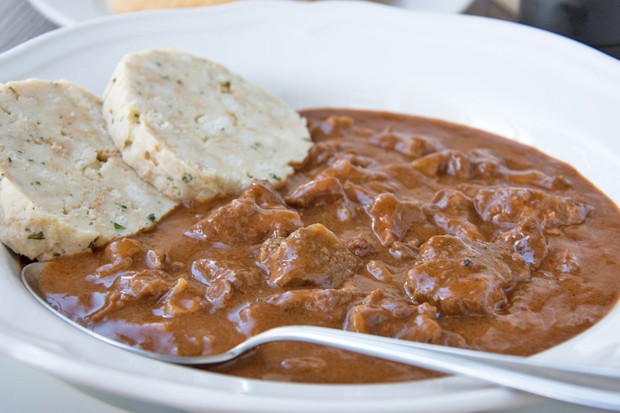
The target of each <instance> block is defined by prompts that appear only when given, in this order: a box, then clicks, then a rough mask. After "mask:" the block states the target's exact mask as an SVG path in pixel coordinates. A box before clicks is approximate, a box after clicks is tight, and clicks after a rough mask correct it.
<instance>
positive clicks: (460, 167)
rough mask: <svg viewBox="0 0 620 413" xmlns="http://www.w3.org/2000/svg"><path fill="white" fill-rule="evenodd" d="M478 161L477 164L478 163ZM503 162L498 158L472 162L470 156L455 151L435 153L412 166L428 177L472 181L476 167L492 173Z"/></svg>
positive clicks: (448, 150) (418, 160) (417, 160)
mask: <svg viewBox="0 0 620 413" xmlns="http://www.w3.org/2000/svg"><path fill="white" fill-rule="evenodd" d="M476 161H477V162H476ZM499 163H501V161H500V160H499V159H497V158H495V159H493V158H489V159H485V160H482V159H480V160H472V159H471V157H470V156H468V155H467V154H466V153H463V152H461V151H458V150H454V149H446V150H443V151H440V152H434V153H431V154H430V155H427V156H424V157H422V158H419V159H416V160H415V161H413V162H412V163H411V166H412V167H414V168H415V169H417V170H419V171H420V172H422V173H423V174H424V175H426V176H442V175H448V176H454V177H457V178H461V179H470V178H472V177H473V175H474V174H475V169H476V167H478V166H479V167H480V169H481V170H482V171H483V172H484V173H487V174H489V173H492V171H494V170H497V169H499Z"/></svg>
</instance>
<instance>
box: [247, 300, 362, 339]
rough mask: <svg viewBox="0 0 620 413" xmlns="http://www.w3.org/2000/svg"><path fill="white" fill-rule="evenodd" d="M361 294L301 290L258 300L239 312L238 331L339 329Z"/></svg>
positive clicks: (255, 332) (252, 332)
mask: <svg viewBox="0 0 620 413" xmlns="http://www.w3.org/2000/svg"><path fill="white" fill-rule="evenodd" d="M363 296H364V294H363V293H360V292H357V291H353V290H347V289H302V290H293V291H286V292H283V293H278V294H274V295H271V296H269V297H267V298H265V299H261V300H258V301H256V302H254V303H252V304H250V305H248V306H247V307H245V308H243V309H242V310H241V311H240V313H239V321H238V322H239V324H240V325H239V327H238V328H237V329H238V330H239V331H246V332H248V333H249V334H257V333H259V332H261V331H264V330H267V329H269V328H273V327H277V326H282V325H295V324H308V320H309V319H311V320H312V325H315V326H321V327H331V328H341V327H342V324H343V323H344V320H345V317H346V314H347V310H348V309H349V307H350V306H351V305H353V304H355V303H357V302H359V301H360V300H361V299H362V298H363Z"/></svg>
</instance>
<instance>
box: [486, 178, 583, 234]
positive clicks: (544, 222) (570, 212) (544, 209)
mask: <svg viewBox="0 0 620 413" xmlns="http://www.w3.org/2000/svg"><path fill="white" fill-rule="evenodd" d="M474 205H475V207H476V211H478V214H479V215H480V217H482V219H483V220H484V221H487V222H492V223H494V224H496V225H499V226H500V227H514V226H516V225H519V224H520V223H522V222H524V221H525V220H527V219H528V218H534V219H536V220H537V221H538V222H539V223H540V224H541V226H542V228H543V229H548V228H554V227H558V226H565V225H577V224H581V223H583V222H584V221H585V219H586V217H587V215H588V213H590V211H591V210H592V207H590V206H589V205H586V204H584V203H582V202H579V201H576V200H574V199H571V198H564V197H561V196H558V195H552V194H549V193H547V192H544V191H540V190H536V189H528V188H513V187H509V188H500V189H481V190H480V191H478V193H477V195H476V196H475V198H474Z"/></svg>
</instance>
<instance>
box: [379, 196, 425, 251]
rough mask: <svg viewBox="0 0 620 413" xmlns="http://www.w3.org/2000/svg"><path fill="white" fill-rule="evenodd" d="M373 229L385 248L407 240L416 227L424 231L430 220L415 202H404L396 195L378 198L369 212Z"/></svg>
mask: <svg viewBox="0 0 620 413" xmlns="http://www.w3.org/2000/svg"><path fill="white" fill-rule="evenodd" d="M368 214H369V215H370V217H371V218H372V229H373V231H374V232H375V234H376V235H377V238H378V239H379V241H381V244H382V245H383V246H384V247H389V246H390V245H392V244H393V243H394V242H395V241H399V240H402V239H404V238H405V235H407V233H408V232H409V230H410V229H412V227H413V226H414V225H416V226H418V227H421V228H420V229H423V227H424V225H428V220H427V219H426V216H425V214H424V212H423V211H422V208H421V207H420V206H419V205H418V204H417V203H414V202H402V201H400V200H398V198H396V197H395V196H394V195H392V194H390V193H385V194H381V195H379V196H377V197H376V198H375V200H374V202H373V204H372V205H371V206H370V208H369V210H368Z"/></svg>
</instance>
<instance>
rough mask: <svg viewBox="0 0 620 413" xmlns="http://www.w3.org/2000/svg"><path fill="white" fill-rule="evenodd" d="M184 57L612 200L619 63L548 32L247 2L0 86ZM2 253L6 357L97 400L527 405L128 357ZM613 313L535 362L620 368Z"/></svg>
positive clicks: (420, 388)
mask: <svg viewBox="0 0 620 413" xmlns="http://www.w3.org/2000/svg"><path fill="white" fill-rule="evenodd" d="M148 47H170V48H177V49H181V50H186V51H189V52H193V53H196V54H199V55H203V56H207V57H209V58H211V59H213V60H216V61H220V62H221V63H224V64H226V65H228V66H229V67H230V68H231V69H233V70H235V71H237V72H239V73H241V74H242V75H244V76H245V77H246V78H248V79H249V80H250V81H253V82H255V83H258V84H261V85H263V86H264V87H266V88H268V89H270V90H272V91H273V92H274V93H276V94H277V95H279V96H280V97H282V98H283V99H284V100H285V101H287V102H288V103H290V104H291V105H293V106H294V107H296V108H303V107H320V106H333V107H340V106H350V107H358V108H377V109H385V110H391V111H398V112H406V113H417V114H421V115H425V116H432V117H438V118H443V119H447V120H450V121H456V122H460V123H463V124H466V125H471V126H476V127H481V128H484V129H487V130H490V131H492V132H496V133H500V134H502V135H505V136H508V137H511V138H514V139H517V140H519V141H522V142H526V143H531V144H533V145H534V146H536V147H538V148H540V149H542V150H544V151H546V152H547V153H549V154H551V155H553V156H555V157H558V158H560V159H563V160H565V161H568V162H570V163H572V164H573V165H575V166H576V167H577V168H578V169H579V170H581V171H582V172H583V173H584V174H585V175H586V176H587V177H588V178H589V179H591V180H592V181H593V182H594V183H595V184H597V185H598V186H599V187H600V188H601V189H603V190H604V191H605V192H606V193H607V194H609V196H610V197H611V198H612V199H614V200H615V201H616V203H618V201H619V200H620V167H619V165H620V159H619V158H620V156H619V155H620V139H618V137H619V132H618V108H619V107H620V63H618V62H617V61H615V60H614V59H612V58H610V57H607V56H605V55H603V54H601V53H599V52H597V51H595V50H593V49H590V48H588V47H585V46H582V45H580V44H578V43H576V42H572V41H569V40H566V39H563V38H560V37H557V36H554V35H551V34H548V33H546V32H542V31H538V30H535V29H530V28H526V27H522V26H519V25H516V24H510V23H504V22H498V21H494V20H488V19H484V18H475V17H466V16H453V15H435V14H424V13H416V12H411V11H403V10H399V9H396V8H391V7H385V6H380V5H376V4H371V3H358V2H353V1H347V2H318V3H296V2H271V1H264V2H260V3H257V2H247V3H232V4H229V5H224V6H218V7H212V8H206V9H200V10H190V11H188V10H178V11H169V12H153V13H148V14H141V15H126V16H119V17H114V18H110V19H104V20H99V21H93V22H91V23H85V24H83V25H78V26H73V27H69V28H65V29H62V30H59V31H56V32H53V33H51V34H48V35H46V36H44V37H41V38H38V39H35V40H33V41H31V42H29V43H28V44H26V45H23V46H20V47H18V48H16V49H13V50H11V51H9V52H7V53H5V54H4V55H2V56H0V81H8V80H15V79H24V78H28V77H31V76H37V77H41V78H44V79H50V80H52V79H59V78H64V79H68V80H71V81H75V82H77V83H80V84H82V85H84V86H86V87H87V88H88V89H90V90H91V91H93V92H95V93H101V92H102V91H103V89H104V87H105V84H106V82H107V81H108V79H109V77H110V75H111V73H112V69H113V68H114V66H115V64H116V63H117V62H118V61H119V59H120V58H121V56H122V55H123V54H124V53H127V52H131V51H136V50H141V49H144V48H148ZM17 269H18V265H17V263H16V261H15V260H14V257H12V256H11V255H10V254H9V253H8V252H6V251H5V250H4V249H0V275H2V277H0V352H2V353H4V354H6V355H9V356H11V357H13V358H15V359H18V360H21V361H23V362H25V363H28V364H30V365H32V366H36V367H37V368H39V369H41V370H44V371H47V372H50V373H52V374H54V375H56V376H57V377H60V378H62V379H64V380H67V381H69V382H73V383H79V384H80V385H81V386H84V387H89V388H91V389H95V390H98V391H102V392H107V393H111V394H115V395H118V396H123V397H129V398H134V399H139V400H144V401H149V402H153V403H160V404H164V405H167V406H173V407H176V408H180V409H185V410H189V411H196V412H201V411H213V410H215V411H237V412H247V411H254V412H289V411H291V406H295V408H294V410H295V411H296V412H317V411H321V412H330V411H339V412H356V413H362V412H377V411H381V412H409V413H413V412H426V413H430V412H470V411H480V410H483V409H488V408H492V407H493V408H499V407H506V406H511V405H513V406H514V405H517V404H520V403H526V402H529V401H531V400H532V399H531V398H528V397H526V396H524V395H522V394H519V393H513V392H510V391H507V390H503V389H498V388H493V387H491V386H484V385H479V384H476V383H473V382H468V381H466V380H464V379H456V378H448V379H437V380H429V381H424V382H415V383H401V384H390V385H363V386H362V385H348V386H319V385H302V384H287V383H274V382H263V381H257V380H245V379H240V378H235V377H228V376H222V375H218V374H212V373H206V372H202V371H197V370H192V369H188V368H184V367H178V366H172V365H168V364H163V363H159V362H155V361H152V360H147V359H144V358H141V357H138V356H135V355H132V354H128V353H126V352H123V351H121V350H118V349H116V348H113V347H111V346H109V345H106V344H104V343H101V342H98V341H96V340H94V339H92V338H90V337H88V336H86V335H84V334H82V333H80V332H78V331H76V330H75V329H73V328H72V327H70V326H68V325H66V324H64V323H63V322H62V321H60V320H59V319H57V318H56V317H55V316H53V315H52V314H50V313H48V312H47V311H46V310H45V309H43V308H41V307H40V306H39V305H38V304H37V303H36V302H35V301H34V300H33V299H32V298H31V297H29V296H28V295H27V293H26V292H25V290H24V289H23V287H22V286H21V284H20V282H19V280H18V277H17ZM619 330H620V307H619V308H616V310H615V311H614V312H613V314H611V315H610V316H608V317H607V318H606V319H605V320H603V321H602V322H601V323H599V324H597V325H596V326H595V327H594V328H592V329H590V330H589V331H587V332H586V333H584V334H582V335H580V336H579V337H577V338H576V339H574V340H571V341H570V342H567V343H565V344H564V345H562V346H558V347H556V348H554V349H552V350H550V351H548V352H546V353H543V354H541V355H539V356H538V357H541V358H545V359H556V360H571V361H576V360H579V361H582V362H584V363H592V364H595V363H600V364H604V365H607V366H610V365H611V366H619V367H620V335H618V334H616V333H615V332H617V331H619Z"/></svg>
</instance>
